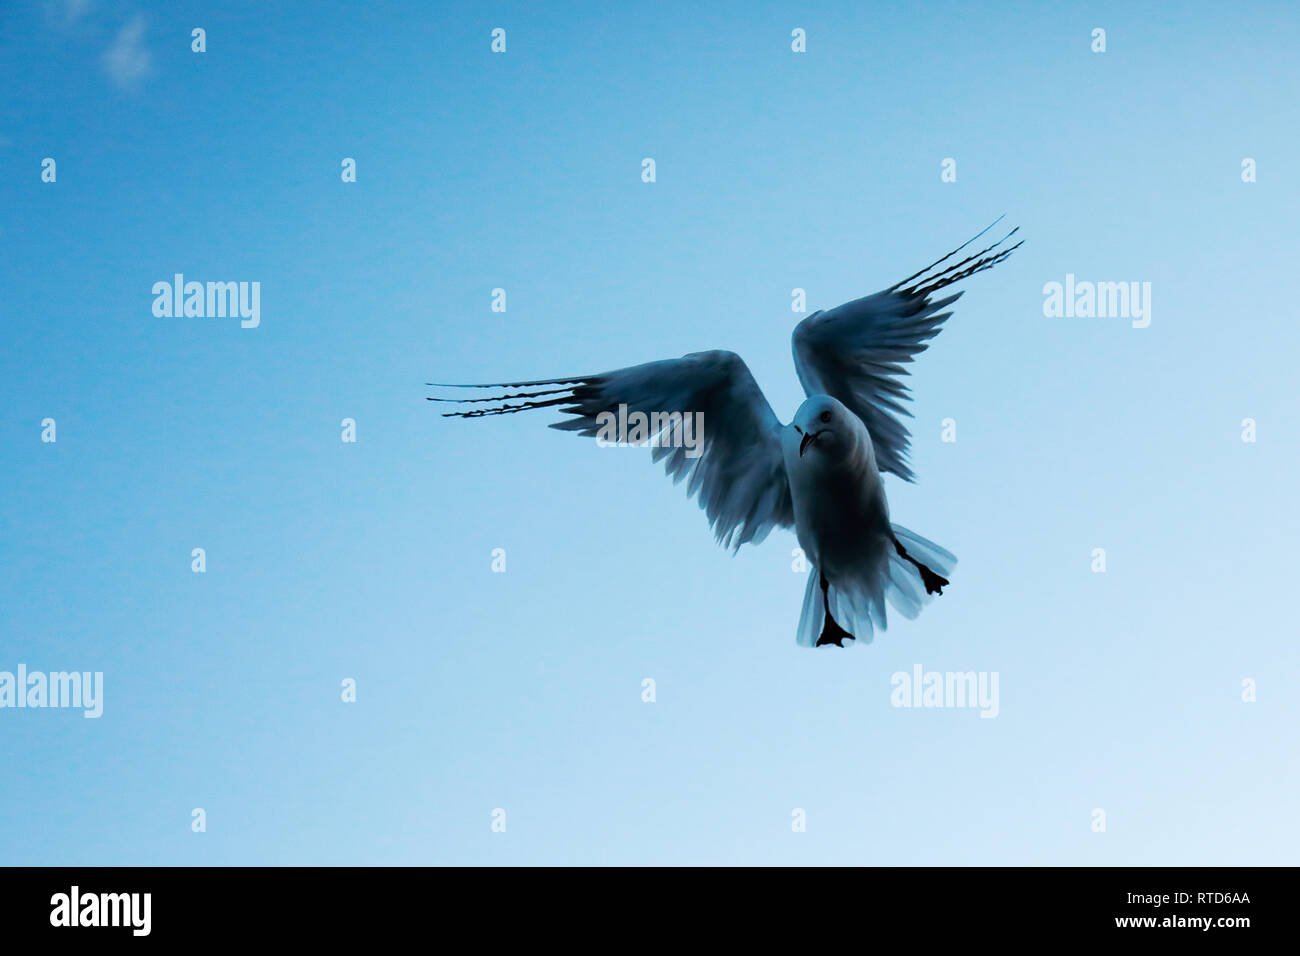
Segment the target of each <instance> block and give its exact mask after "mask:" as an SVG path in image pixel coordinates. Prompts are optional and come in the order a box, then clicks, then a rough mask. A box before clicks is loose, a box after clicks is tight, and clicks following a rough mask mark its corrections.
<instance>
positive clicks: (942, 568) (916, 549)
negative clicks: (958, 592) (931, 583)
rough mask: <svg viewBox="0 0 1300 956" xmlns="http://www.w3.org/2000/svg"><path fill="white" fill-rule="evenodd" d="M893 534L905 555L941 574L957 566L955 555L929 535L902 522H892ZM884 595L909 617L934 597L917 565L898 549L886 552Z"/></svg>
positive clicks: (948, 573) (916, 613)
mask: <svg viewBox="0 0 1300 956" xmlns="http://www.w3.org/2000/svg"><path fill="white" fill-rule="evenodd" d="M892 527H893V530H894V538H895V539H896V540H897V541H898V543H899V544H901V545H902V546H903V550H904V551H906V552H907V555H908V557H910V558H912V559H913V560H915V561H918V562H920V563H921V564H923V565H925V566H926V567H927V568H929V569H930V571H932V572H934V573H935V574H937V575H939V576H941V577H944V578H946V577H948V576H949V575H950V574H952V569H953V568H955V567H956V566H957V556H956V555H954V554H953V553H952V552H951V551H949V550H947V549H946V548H943V547H940V546H939V545H937V544H935V543H934V542H933V541H931V540H930V539H929V538H923V537H921V536H920V535H919V534H917V533H916V532H915V531H910V530H908V529H907V528H904V527H903V526H902V525H901V524H896V525H893V526H892ZM885 596H886V597H887V598H888V599H889V603H890V604H892V605H893V606H894V610H896V611H897V612H898V613H899V614H901V615H903V617H905V618H907V619H908V620H909V621H910V620H912V619H913V618H915V617H916V616H917V615H918V614H920V613H921V608H923V607H925V605H927V604H929V603H930V601H932V600H933V599H934V595H933V594H930V593H928V592H927V590H926V588H925V585H924V584H923V583H922V580H921V572H920V571H919V570H918V569H917V567H916V565H915V564H913V563H912V561H909V560H908V559H907V558H906V557H904V556H903V555H901V554H899V553H898V552H897V551H895V552H893V553H892V554H890V556H889V578H888V580H887V581H886V582H885Z"/></svg>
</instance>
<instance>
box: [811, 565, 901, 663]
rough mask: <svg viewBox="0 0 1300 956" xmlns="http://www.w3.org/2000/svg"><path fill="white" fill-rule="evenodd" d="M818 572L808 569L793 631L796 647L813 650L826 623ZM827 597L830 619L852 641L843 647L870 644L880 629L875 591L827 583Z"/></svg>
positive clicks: (879, 598) (881, 609) (881, 604)
mask: <svg viewBox="0 0 1300 956" xmlns="http://www.w3.org/2000/svg"><path fill="white" fill-rule="evenodd" d="M821 577H822V576H821V571H820V570H818V569H817V568H815V567H814V568H810V569H809V571H808V584H807V585H806V586H805V587H804V592H803V610H802V611H801V612H800V614H799V629H798V631H796V632H795V642H796V643H797V644H799V646H800V647H816V646H817V639H818V638H819V637H821V634H822V625H823V624H824V623H825V621H826V610H825V608H824V607H823V606H822V589H821ZM828 596H829V600H830V605H831V616H832V617H834V618H835V620H836V621H837V622H838V623H839V624H840V626H841V627H843V628H845V629H847V630H848V632H849V633H850V634H852V635H853V638H854V639H853V640H851V641H849V640H846V641H845V642H844V646H845V647H852V646H853V645H854V644H870V643H871V641H872V639H873V638H874V637H875V633H876V630H877V629H879V630H882V631H883V630H884V629H885V626H886V620H885V601H884V596H883V593H882V592H881V591H880V590H879V589H875V590H874V591H873V590H870V589H866V588H850V587H842V586H840V585H837V584H831V586H830V588H829V591H828Z"/></svg>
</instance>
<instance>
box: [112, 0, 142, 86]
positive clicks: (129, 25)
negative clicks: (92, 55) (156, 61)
mask: <svg viewBox="0 0 1300 956" xmlns="http://www.w3.org/2000/svg"><path fill="white" fill-rule="evenodd" d="M144 28H145V19H144V17H143V16H140V15H139V14H137V15H136V16H134V17H132V18H131V19H130V20H128V21H127V22H126V24H125V25H124V26H123V27H122V29H120V30H118V31H117V36H116V37H114V38H113V43H112V45H111V46H110V47H109V48H108V49H107V50H105V51H104V58H103V61H102V62H103V64H104V72H106V73H107V74H108V77H109V79H111V80H112V81H113V82H114V83H116V84H117V85H118V86H119V87H121V88H122V89H124V90H129V89H135V88H136V87H138V86H139V85H140V83H141V81H142V80H144V78H145V77H146V76H148V75H149V73H150V72H151V71H152V69H153V55H152V54H151V53H150V52H149V51H148V50H147V49H145V46H144Z"/></svg>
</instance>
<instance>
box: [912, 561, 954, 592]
mask: <svg viewBox="0 0 1300 956" xmlns="http://www.w3.org/2000/svg"><path fill="white" fill-rule="evenodd" d="M917 568H918V569H919V570H920V572H921V583H922V584H924V585H925V593H926V594H942V593H943V589H944V587H945V586H946V585H947V584H948V579H947V578H945V577H944V576H943V575H941V574H935V573H934V572H933V571H931V570H930V569H929V568H927V567H926V566H925V565H924V564H918V565H917Z"/></svg>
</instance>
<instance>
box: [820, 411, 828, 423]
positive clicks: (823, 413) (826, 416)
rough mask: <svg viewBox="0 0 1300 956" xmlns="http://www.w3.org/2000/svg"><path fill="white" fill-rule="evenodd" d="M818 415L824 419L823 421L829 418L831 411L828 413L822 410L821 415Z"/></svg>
mask: <svg viewBox="0 0 1300 956" xmlns="http://www.w3.org/2000/svg"><path fill="white" fill-rule="evenodd" d="M819 417H820V418H821V420H822V421H824V422H828V421H830V420H831V413H830V412H822V413H821V415H820V416H819Z"/></svg>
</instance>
